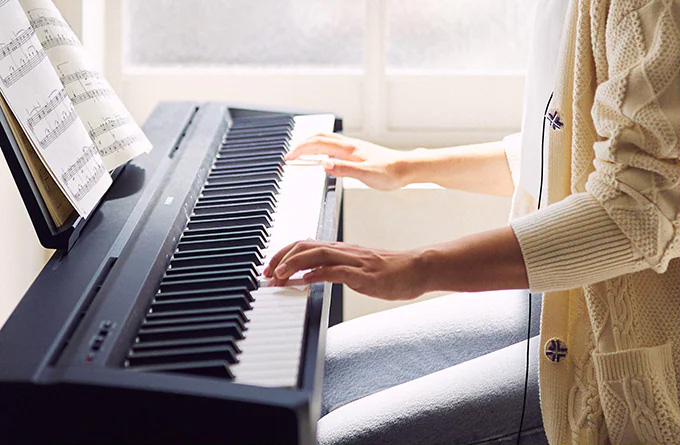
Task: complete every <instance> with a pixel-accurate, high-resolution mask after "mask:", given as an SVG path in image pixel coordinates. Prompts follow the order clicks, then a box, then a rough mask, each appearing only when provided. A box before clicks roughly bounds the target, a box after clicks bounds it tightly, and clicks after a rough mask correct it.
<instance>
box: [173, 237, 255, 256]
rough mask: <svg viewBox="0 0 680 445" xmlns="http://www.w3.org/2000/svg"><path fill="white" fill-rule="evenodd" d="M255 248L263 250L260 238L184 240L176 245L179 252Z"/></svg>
mask: <svg viewBox="0 0 680 445" xmlns="http://www.w3.org/2000/svg"><path fill="white" fill-rule="evenodd" d="M248 246H257V247H259V248H260V249H264V247H265V242H264V240H263V239H262V238H260V237H253V236H239V237H227V238H225V237H215V238H206V239H198V240H186V241H182V242H181V243H179V244H178V245H177V249H178V250H179V251H180V252H186V251H188V250H204V249H219V248H223V247H248Z"/></svg>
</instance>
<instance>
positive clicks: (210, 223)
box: [188, 216, 272, 229]
mask: <svg viewBox="0 0 680 445" xmlns="http://www.w3.org/2000/svg"><path fill="white" fill-rule="evenodd" d="M252 224H264V225H265V226H266V227H271V226H272V225H271V217H269V216H253V217H245V218H213V219H206V220H201V221H195V222H194V221H191V220H190V221H189V225H188V227H189V228H190V229H199V228H204V229H205V228H211V229H216V228H219V227H240V226H246V225H252Z"/></svg>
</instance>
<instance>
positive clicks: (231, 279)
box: [160, 272, 257, 292]
mask: <svg viewBox="0 0 680 445" xmlns="http://www.w3.org/2000/svg"><path fill="white" fill-rule="evenodd" d="M231 286H245V287H247V288H248V290H255V289H257V280H256V279H255V277H253V276H252V274H251V273H250V272H244V273H239V274H238V275H237V274H234V275H231V274H230V275H229V276H224V277H215V278H195V279H186V280H181V281H168V282H161V287H160V289H161V292H173V291H187V290H203V289H215V288H220V287H231Z"/></svg>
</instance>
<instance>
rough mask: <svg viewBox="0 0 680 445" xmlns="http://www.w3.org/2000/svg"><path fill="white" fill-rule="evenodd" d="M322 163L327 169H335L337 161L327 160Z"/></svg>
mask: <svg viewBox="0 0 680 445" xmlns="http://www.w3.org/2000/svg"><path fill="white" fill-rule="evenodd" d="M322 165H323V168H325V169H326V170H333V168H334V167H335V162H333V161H328V160H326V161H323V162H322Z"/></svg>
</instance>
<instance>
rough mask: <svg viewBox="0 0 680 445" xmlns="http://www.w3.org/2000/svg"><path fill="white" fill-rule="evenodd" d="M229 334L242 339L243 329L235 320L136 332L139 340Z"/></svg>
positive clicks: (144, 329) (143, 329)
mask: <svg viewBox="0 0 680 445" xmlns="http://www.w3.org/2000/svg"><path fill="white" fill-rule="evenodd" d="M215 336H231V337H235V338H237V339H242V338H244V337H243V329H242V328H241V326H240V325H239V324H238V323H236V322H222V323H209V324H195V325H188V326H173V327H165V328H142V329H140V330H139V332H138V333H137V338H139V341H157V340H174V339H180V338H198V337H215Z"/></svg>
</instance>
